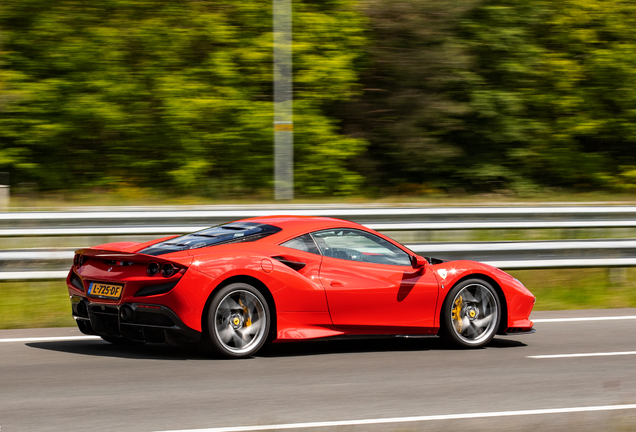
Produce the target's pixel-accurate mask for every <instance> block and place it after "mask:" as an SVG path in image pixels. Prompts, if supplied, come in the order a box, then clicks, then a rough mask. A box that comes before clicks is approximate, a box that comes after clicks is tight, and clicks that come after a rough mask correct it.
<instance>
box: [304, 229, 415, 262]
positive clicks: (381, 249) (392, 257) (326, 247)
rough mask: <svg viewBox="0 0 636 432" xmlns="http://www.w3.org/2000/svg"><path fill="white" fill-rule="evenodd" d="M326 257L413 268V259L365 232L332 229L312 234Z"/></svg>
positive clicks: (386, 242)
mask: <svg viewBox="0 0 636 432" xmlns="http://www.w3.org/2000/svg"><path fill="white" fill-rule="evenodd" d="M312 236H313V237H314V239H315V240H316V243H317V244H318V247H319V248H320V250H321V251H322V254H323V255H324V256H328V257H331V258H340V259H345V260H349V261H360V262H368V263H374V264H390V265H403V266H411V257H410V256H409V254H407V253H406V252H404V251H403V250H402V249H400V248H398V247H397V246H395V245H393V244H391V243H389V242H388V241H386V240H384V239H383V238H380V237H378V236H375V235H373V234H371V233H368V232H365V231H359V230H354V229H345V228H339V229H330V230H325V231H318V232H315V233H312Z"/></svg>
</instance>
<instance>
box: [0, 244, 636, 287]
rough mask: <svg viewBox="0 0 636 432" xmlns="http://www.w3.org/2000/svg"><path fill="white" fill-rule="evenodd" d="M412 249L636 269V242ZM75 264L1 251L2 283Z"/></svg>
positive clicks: (531, 265) (54, 254) (510, 262)
mask: <svg viewBox="0 0 636 432" xmlns="http://www.w3.org/2000/svg"><path fill="white" fill-rule="evenodd" d="M406 246H407V247H409V249H411V250H412V251H413V252H416V253H418V254H420V255H424V256H432V257H435V258H441V259H448V260H459V259H468V260H474V261H481V262H485V263H487V264H491V265H493V266H495V267H499V268H501V269H508V270H512V269H548V268H581V267H630V266H636V240H572V241H533V242H468V243H418V244H407V245H406ZM72 260H73V250H68V249H67V250H52V249H39V250H15V251H0V266H2V268H3V269H5V271H0V280H29V279H60V278H65V277H66V274H67V273H68V268H70V266H71V263H72ZM25 266H27V267H28V266H37V267H36V268H37V270H35V271H24V270H22V269H23V268H24V267H25ZM44 268H47V269H48V270H44ZM6 269H9V270H10V271H6ZM62 269H64V270H62Z"/></svg>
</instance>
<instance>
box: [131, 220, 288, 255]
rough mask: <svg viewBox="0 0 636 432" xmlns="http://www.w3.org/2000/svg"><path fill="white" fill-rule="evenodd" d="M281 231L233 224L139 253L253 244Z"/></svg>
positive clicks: (199, 232) (161, 253)
mask: <svg viewBox="0 0 636 432" xmlns="http://www.w3.org/2000/svg"><path fill="white" fill-rule="evenodd" d="M280 230H281V228H279V227H276V226H273V225H267V224H261V223H256V222H232V223H229V224H224V225H218V226H214V227H211V228H206V229H204V230H202V231H197V232H194V233H192V234H186V235H184V236H181V237H175V238H173V239H170V240H166V241H164V242H161V243H157V244H154V245H152V246H149V247H147V248H145V249H143V250H140V251H139V253H142V254H146V255H152V256H157V255H163V254H167V253H170V252H178V251H183V250H189V249H199V248H203V247H208V246H215V245H221V244H228V243H240V242H253V241H256V240H260V239H262V238H265V237H267V236H270V235H272V234H275V233H277V232H279V231H280Z"/></svg>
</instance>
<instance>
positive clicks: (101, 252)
mask: <svg viewBox="0 0 636 432" xmlns="http://www.w3.org/2000/svg"><path fill="white" fill-rule="evenodd" d="M75 253H76V254H78V255H84V256H86V257H90V258H97V259H103V260H112V261H132V262H136V263H144V264H147V263H150V262H153V261H154V262H156V263H158V264H159V265H162V264H164V263H168V262H169V263H175V264H181V265H182V266H185V267H188V266H189V265H190V263H192V260H193V257H191V256H179V257H172V258H170V259H166V258H161V257H156V256H152V255H146V254H140V253H131V252H119V251H109V250H105V249H92V248H87V249H78V250H76V251H75Z"/></svg>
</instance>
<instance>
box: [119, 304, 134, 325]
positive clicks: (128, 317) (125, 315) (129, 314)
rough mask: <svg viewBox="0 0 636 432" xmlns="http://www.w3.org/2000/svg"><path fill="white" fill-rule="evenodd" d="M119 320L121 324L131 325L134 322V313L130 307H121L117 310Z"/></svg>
mask: <svg viewBox="0 0 636 432" xmlns="http://www.w3.org/2000/svg"><path fill="white" fill-rule="evenodd" d="M119 318H120V319H121V321H122V322H125V323H132V322H134V321H135V311H134V310H133V308H131V307H130V305H123V306H122V307H121V308H120V309H119Z"/></svg>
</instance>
